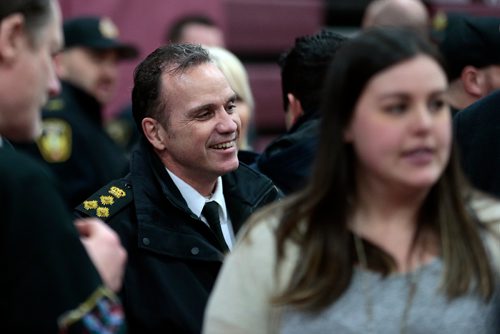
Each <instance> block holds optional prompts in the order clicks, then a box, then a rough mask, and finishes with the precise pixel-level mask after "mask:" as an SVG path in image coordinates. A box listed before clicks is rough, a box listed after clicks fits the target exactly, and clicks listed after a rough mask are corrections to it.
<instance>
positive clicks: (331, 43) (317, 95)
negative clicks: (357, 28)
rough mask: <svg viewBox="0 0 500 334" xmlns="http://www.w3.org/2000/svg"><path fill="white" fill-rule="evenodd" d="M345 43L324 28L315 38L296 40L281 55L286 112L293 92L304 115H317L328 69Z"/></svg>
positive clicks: (344, 39)
mask: <svg viewBox="0 0 500 334" xmlns="http://www.w3.org/2000/svg"><path fill="white" fill-rule="evenodd" d="M346 40H347V38H346V37H344V36H342V35H339V34H337V33H334V32H332V31H330V30H327V29H323V30H321V31H320V32H319V33H317V34H315V35H310V36H303V37H299V38H297V39H296V40H295V45H294V46H293V47H292V48H291V49H290V50H288V51H286V52H284V53H283V54H282V55H281V56H280V59H279V61H278V63H279V65H280V66H281V89H282V93H283V104H284V108H285V111H286V110H287V109H288V98H287V94H288V93H292V94H293V95H294V96H295V97H296V98H297V99H299V101H300V103H301V105H302V108H303V109H304V113H305V114H317V113H318V111H319V109H320V104H321V101H320V100H321V90H322V86H323V81H324V78H325V75H326V72H327V70H328V66H329V65H330V63H331V61H332V59H333V56H334V55H335V53H336V52H337V50H338V48H339V47H340V45H341V44H342V43H343V42H344V41H346Z"/></svg>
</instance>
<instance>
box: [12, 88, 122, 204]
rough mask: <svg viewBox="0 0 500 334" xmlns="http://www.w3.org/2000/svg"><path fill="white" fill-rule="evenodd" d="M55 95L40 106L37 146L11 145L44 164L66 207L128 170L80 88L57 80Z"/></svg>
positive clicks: (92, 103) (98, 113)
mask: <svg viewBox="0 0 500 334" xmlns="http://www.w3.org/2000/svg"><path fill="white" fill-rule="evenodd" d="M62 88H63V89H62V93H61V95H60V96H58V97H56V98H53V99H51V100H50V101H49V103H48V104H47V106H46V108H45V109H44V110H43V113H42V117H43V131H44V132H43V134H42V136H41V137H40V138H39V139H38V141H37V144H34V143H31V144H23V143H15V147H16V148H17V149H18V150H22V151H24V152H26V153H28V154H30V155H31V156H33V157H35V158H36V159H37V160H39V161H41V162H43V163H44V164H45V165H47V166H48V167H49V168H50V169H51V170H52V171H53V173H54V174H55V175H56V176H57V178H58V179H59V181H60V183H61V189H62V191H63V195H64V198H65V199H66V200H67V204H68V208H74V207H75V206H76V205H78V204H79V203H81V202H82V201H83V200H84V199H85V198H87V197H88V196H90V195H91V194H92V193H93V192H94V191H95V190H96V189H99V188H100V187H102V186H104V185H105V184H107V183H108V182H110V181H111V180H114V179H117V178H119V177H123V176H124V175H125V174H126V173H127V172H128V160H127V158H126V156H125V152H124V151H123V150H122V149H121V148H120V147H119V146H118V145H117V144H116V143H115V142H114V141H113V140H112V139H111V138H110V137H109V136H108V135H107V133H106V132H105V130H104V128H103V125H102V116H101V109H102V107H101V105H100V104H99V103H98V102H97V100H95V99H94V98H93V97H92V96H90V95H89V94H87V93H85V92H84V91H82V90H81V89H79V88H77V87H75V86H72V85H70V84H69V83H67V82H63V87H62Z"/></svg>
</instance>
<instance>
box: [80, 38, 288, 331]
mask: <svg viewBox="0 0 500 334" xmlns="http://www.w3.org/2000/svg"><path fill="white" fill-rule="evenodd" d="M132 105H133V112H134V119H135V122H136V124H137V125H138V127H139V128H140V129H141V132H142V133H141V137H142V138H141V140H140V143H139V147H138V149H137V150H136V151H135V152H133V154H132V158H131V171H130V174H129V175H128V176H126V177H125V178H124V179H122V180H118V181H116V182H112V183H111V184H109V185H108V186H105V187H104V188H102V189H101V190H100V191H98V192H97V193H96V194H94V195H93V196H91V197H90V198H89V199H88V200H86V201H85V202H83V203H82V204H81V205H80V206H79V207H78V209H77V210H78V212H79V213H80V214H81V215H83V216H89V215H90V216H97V217H101V218H103V219H105V220H106V221H107V222H108V223H109V224H110V226H111V227H112V228H114V229H115V230H116V231H117V232H118V234H119V235H120V237H121V240H122V243H123V244H124V246H125V248H126V249H127V251H128V253H129V262H128V264H127V270H126V274H125V281H124V287H123V289H122V292H121V296H122V300H123V303H124V306H125V314H126V317H127V320H128V328H129V330H130V332H131V333H141V334H143V333H199V332H200V331H201V326H202V320H203V312H204V309H205V306H206V303H207V299H208V296H209V294H210V292H211V290H212V286H213V284H214V282H215V279H216V277H217V274H218V272H219V269H220V267H221V265H222V261H223V258H224V253H225V252H227V251H229V249H231V248H232V245H233V244H234V241H235V234H236V233H237V232H238V231H239V230H240V228H241V226H242V224H243V223H244V221H245V220H246V219H247V218H248V217H249V216H250V214H252V213H253V212H254V211H256V210H257V209H258V208H260V207H262V206H264V205H266V204H267V203H270V202H272V201H274V200H276V199H278V198H280V196H281V194H280V192H279V191H278V190H277V189H276V187H274V185H273V184H272V182H271V181H270V180H269V179H268V178H266V177H265V176H263V175H261V174H260V173H257V172H255V171H254V170H252V169H250V168H249V167H247V166H245V165H243V164H239V162H238V157H237V150H238V149H237V145H236V143H237V139H238V135H239V128H240V120H239V116H238V113H237V112H236V110H235V105H236V94H235V93H234V91H233V90H232V89H231V87H230V86H229V83H228V82H227V80H226V78H225V77H224V75H223V74H222V72H221V71H220V70H219V69H218V67H217V66H216V65H215V64H214V63H213V62H212V61H211V60H210V57H209V55H208V53H207V51H206V50H205V49H203V48H202V47H201V46H199V45H192V44H171V45H167V46H165V47H162V48H159V49H157V50H156V51H154V52H153V53H152V54H150V55H149V56H148V57H147V58H146V59H145V60H144V61H143V62H142V63H141V64H140V65H139V66H138V67H137V69H136V71H135V78H134V88H133V91H132Z"/></svg>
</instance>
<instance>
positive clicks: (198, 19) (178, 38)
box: [164, 15, 218, 43]
mask: <svg viewBox="0 0 500 334" xmlns="http://www.w3.org/2000/svg"><path fill="white" fill-rule="evenodd" d="M191 24H196V25H202V26H207V27H211V28H217V27H218V26H217V24H216V23H215V21H213V20H212V19H211V18H209V17H208V16H205V15H188V16H183V17H181V18H180V19H179V20H177V21H175V22H174V23H173V24H172V25H171V26H170V28H169V29H168V31H167V33H166V34H165V39H164V40H165V42H167V43H179V42H182V34H183V33H184V29H185V28H186V27H187V26H189V25H191Z"/></svg>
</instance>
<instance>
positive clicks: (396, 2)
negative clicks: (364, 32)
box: [362, 0, 429, 30]
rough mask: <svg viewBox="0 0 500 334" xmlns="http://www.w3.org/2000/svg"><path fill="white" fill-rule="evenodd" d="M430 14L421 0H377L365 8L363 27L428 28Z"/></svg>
mask: <svg viewBox="0 0 500 334" xmlns="http://www.w3.org/2000/svg"><path fill="white" fill-rule="evenodd" d="M428 25H429V14H428V12H427V9H426V8H425V6H424V4H423V3H422V1H419V0H375V1H372V2H371V3H370V4H369V5H368V7H367V8H366V10H365V14H364V16H363V22H362V27H363V29H366V28H370V27H375V26H410V27H416V28H418V29H422V30H426V28H427V27H428Z"/></svg>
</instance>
